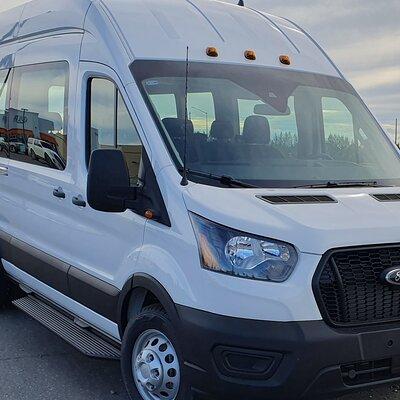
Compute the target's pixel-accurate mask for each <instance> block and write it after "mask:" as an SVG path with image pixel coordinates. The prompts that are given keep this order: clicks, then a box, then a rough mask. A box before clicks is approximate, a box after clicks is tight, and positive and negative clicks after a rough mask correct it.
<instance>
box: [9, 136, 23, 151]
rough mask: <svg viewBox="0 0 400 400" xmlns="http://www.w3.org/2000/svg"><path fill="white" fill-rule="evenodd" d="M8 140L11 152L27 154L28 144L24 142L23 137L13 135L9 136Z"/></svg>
mask: <svg viewBox="0 0 400 400" xmlns="http://www.w3.org/2000/svg"><path fill="white" fill-rule="evenodd" d="M6 142H7V147H8V150H9V151H10V153H15V154H25V153H26V149H27V146H26V144H25V143H24V142H23V140H22V138H19V137H13V138H9V139H8V140H6Z"/></svg>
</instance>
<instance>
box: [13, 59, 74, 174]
mask: <svg viewBox="0 0 400 400" xmlns="http://www.w3.org/2000/svg"><path fill="white" fill-rule="evenodd" d="M67 110H68V64H67V63H66V62H59V63H52V64H42V65H35V66H28V67H19V68H16V69H15V72H14V79H13V88H12V95H11V105H10V109H9V112H8V113H9V126H8V141H9V150H10V158H11V159H14V160H17V161H22V162H26V163H30V164H35V165H40V166H46V167H49V168H54V169H58V170H64V169H65V166H66V161H67V115H68V113H67Z"/></svg>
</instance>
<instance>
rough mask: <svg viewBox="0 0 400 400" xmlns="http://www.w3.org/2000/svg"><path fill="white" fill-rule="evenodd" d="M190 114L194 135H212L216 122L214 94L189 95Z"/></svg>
mask: <svg viewBox="0 0 400 400" xmlns="http://www.w3.org/2000/svg"><path fill="white" fill-rule="evenodd" d="M188 114H189V119H190V120H191V121H192V122H193V127H194V133H202V134H205V135H207V136H208V135H209V134H210V128H211V125H212V123H213V122H214V121H215V107H214V98H213V94H212V93H189V94H188Z"/></svg>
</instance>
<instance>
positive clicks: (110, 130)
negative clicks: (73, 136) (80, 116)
mask: <svg viewBox="0 0 400 400" xmlns="http://www.w3.org/2000/svg"><path fill="white" fill-rule="evenodd" d="M90 121H91V122H90V138H91V151H94V150H97V149H104V148H118V149H120V150H121V151H122V152H123V153H124V156H125V160H126V163H127V165H128V169H129V175H130V177H131V182H132V185H135V184H137V183H138V179H139V171H140V165H141V160H142V143H141V142H140V139H139V135H138V132H137V130H136V128H135V126H134V124H133V121H132V118H131V116H130V115H129V112H128V109H127V107H126V105H125V103H124V100H123V98H122V96H121V93H120V92H119V90H118V88H117V87H116V86H115V84H114V83H113V82H111V81H110V80H107V79H100V78H99V79H97V78H96V79H92V81H91V104H90Z"/></svg>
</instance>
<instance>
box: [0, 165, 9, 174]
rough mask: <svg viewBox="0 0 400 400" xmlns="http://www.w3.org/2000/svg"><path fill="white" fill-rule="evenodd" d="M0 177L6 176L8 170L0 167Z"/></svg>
mask: <svg viewBox="0 0 400 400" xmlns="http://www.w3.org/2000/svg"><path fill="white" fill-rule="evenodd" d="M0 175H4V176H8V168H7V167H1V166H0Z"/></svg>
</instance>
